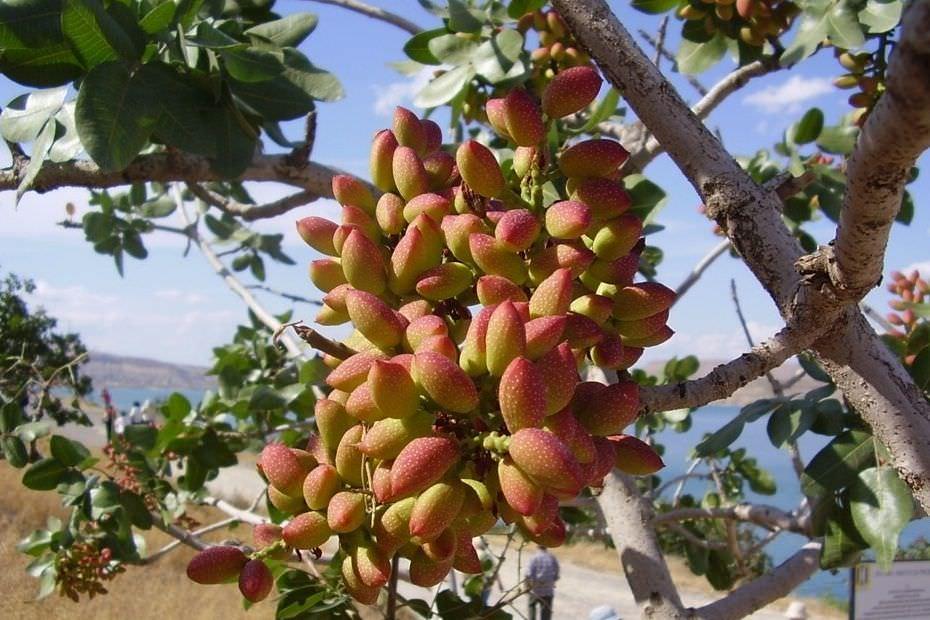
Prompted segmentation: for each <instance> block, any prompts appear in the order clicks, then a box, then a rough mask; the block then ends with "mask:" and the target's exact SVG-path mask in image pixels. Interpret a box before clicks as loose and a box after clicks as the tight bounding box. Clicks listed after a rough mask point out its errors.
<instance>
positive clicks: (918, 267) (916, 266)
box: [901, 260, 930, 280]
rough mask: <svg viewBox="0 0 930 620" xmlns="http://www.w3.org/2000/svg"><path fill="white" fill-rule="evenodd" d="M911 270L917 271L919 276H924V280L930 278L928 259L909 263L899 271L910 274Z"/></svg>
mask: <svg viewBox="0 0 930 620" xmlns="http://www.w3.org/2000/svg"><path fill="white" fill-rule="evenodd" d="M913 271H919V272H920V277H922V278H924V279H925V280H926V279H928V278H930V260H925V261H921V262H919V263H911V264H910V265H908V266H907V267H905V268H904V269H902V270H901V273H903V274H905V275H910V274H911V272H913Z"/></svg>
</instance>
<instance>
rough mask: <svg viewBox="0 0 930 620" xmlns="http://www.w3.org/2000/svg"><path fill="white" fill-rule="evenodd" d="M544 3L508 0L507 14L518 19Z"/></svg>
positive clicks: (528, 0)
mask: <svg viewBox="0 0 930 620" xmlns="http://www.w3.org/2000/svg"><path fill="white" fill-rule="evenodd" d="M676 2H677V0H676ZM545 5H546V0H510V4H509V5H508V6H507V16H508V17H510V18H511V19H519V18H520V17H522V16H523V15H526V14H527V13H531V12H533V11H538V10H539V9H541V8H542V7H544V6H545Z"/></svg>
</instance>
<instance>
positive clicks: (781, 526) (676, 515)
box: [652, 504, 810, 536]
mask: <svg viewBox="0 0 930 620" xmlns="http://www.w3.org/2000/svg"><path fill="white" fill-rule="evenodd" d="M696 519H726V520H728V521H745V522H747V523H752V524H754V525H758V526H759V527H763V528H765V529H767V530H775V529H778V530H785V531H788V532H795V533H797V534H803V535H805V536H808V535H809V534H810V532H808V530H807V525H806V524H805V523H804V522H803V521H802V520H801V519H799V518H798V517H796V516H795V515H793V514H790V513H787V512H785V511H784V510H781V509H780V508H777V507H775V506H767V505H764V504H736V505H734V506H728V507H726V508H679V509H677V510H671V511H669V512H665V513H662V514H660V515H656V516H655V518H653V520H652V522H653V523H654V524H655V525H663V524H665V523H669V522H677V521H692V520H696Z"/></svg>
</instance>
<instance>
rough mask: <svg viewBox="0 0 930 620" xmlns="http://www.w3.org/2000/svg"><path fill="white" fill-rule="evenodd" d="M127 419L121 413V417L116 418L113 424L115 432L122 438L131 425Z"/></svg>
mask: <svg viewBox="0 0 930 620" xmlns="http://www.w3.org/2000/svg"><path fill="white" fill-rule="evenodd" d="M127 417H128V416H126V414H125V413H123V412H122V411H120V413H119V415H118V416H116V420H115V421H114V422H113V430H114V431H115V432H116V434H117V435H118V436H120V437H122V436H123V434H124V433H125V432H126V424H128V423H129V421H128V419H127Z"/></svg>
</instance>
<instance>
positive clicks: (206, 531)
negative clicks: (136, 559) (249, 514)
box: [142, 517, 239, 564]
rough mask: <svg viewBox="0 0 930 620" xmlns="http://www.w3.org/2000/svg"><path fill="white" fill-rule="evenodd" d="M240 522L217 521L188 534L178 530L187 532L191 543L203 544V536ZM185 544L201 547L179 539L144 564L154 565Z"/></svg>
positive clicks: (149, 556) (154, 554)
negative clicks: (200, 539) (201, 539)
mask: <svg viewBox="0 0 930 620" xmlns="http://www.w3.org/2000/svg"><path fill="white" fill-rule="evenodd" d="M238 521H239V519H236V518H234V517H229V518H228V519H223V520H222V521H217V522H216V523H213V524H211V525H207V526H206V527H202V528H200V529H199V530H195V531H193V532H188V531H186V530H181V528H178V530H180V531H183V532H185V534H186V538H189V539H190V540H191V541H198V542H201V543H202V542H203V541H199V538H200V537H201V536H203V535H204V534H209V533H210V532H213V531H216V530H221V529H223V528H225V527H229V526H230V525H232V524H233V523H237V522H238ZM166 533H169V534H171V532H166ZM172 535H173V534H172ZM184 544H188V545H190V546H192V547H194V548H195V549H198V548H199V547H196V546H194V544H191V543H189V542H187V540H186V539H181V538H178V539H177V540H174V541H172V542H170V543H168V544H167V545H165V546H164V547H162V548H161V549H159V550H158V551H156V552H155V553H153V554H151V555H148V556H146V557H145V558H144V559H143V561H142V563H143V564H154V563H155V562H157V561H158V560H159V559H160V558H162V557H163V556H165V555H167V554H169V553H171V551H173V550H174V549H176V548H178V547H180V546H181V545H184ZM203 544H204V546H205V547H206V546H209V545H208V544H207V543H203Z"/></svg>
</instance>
